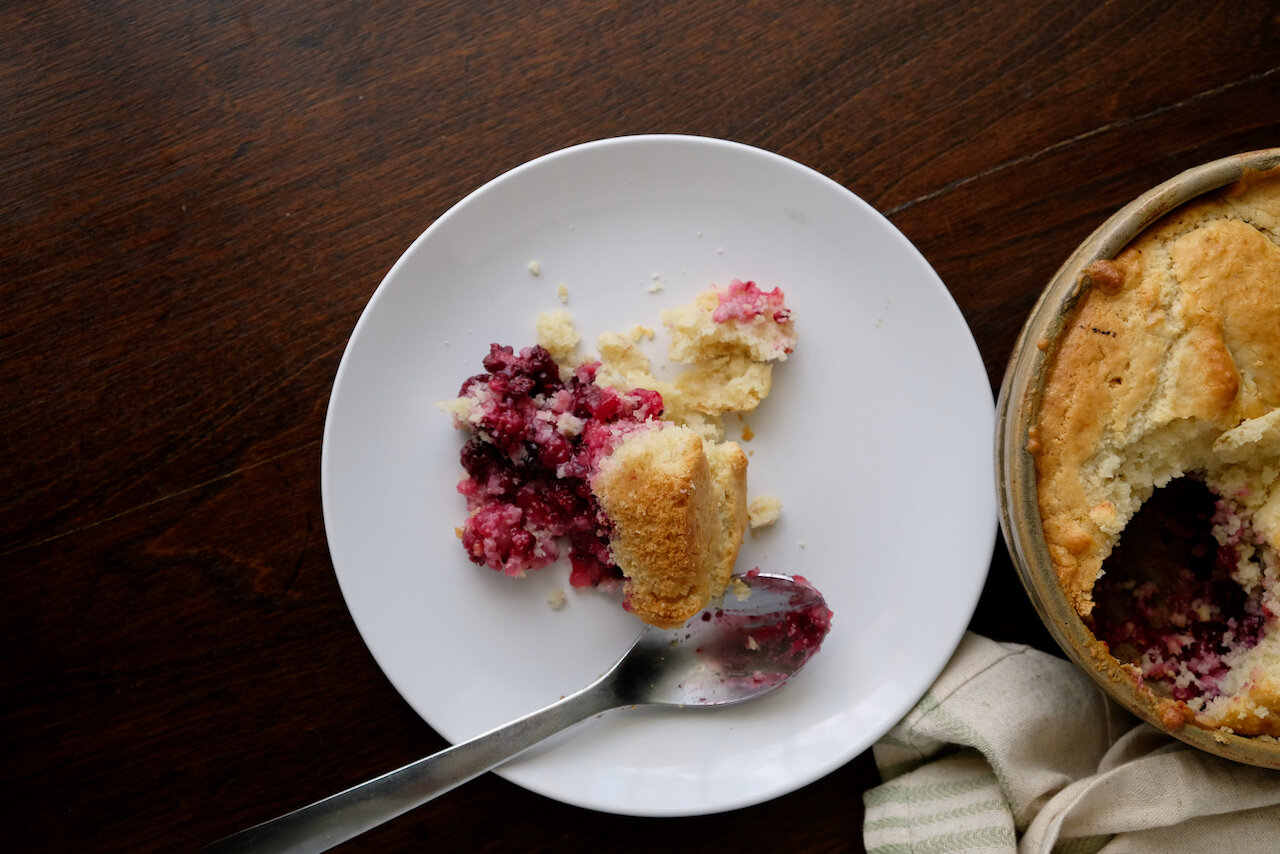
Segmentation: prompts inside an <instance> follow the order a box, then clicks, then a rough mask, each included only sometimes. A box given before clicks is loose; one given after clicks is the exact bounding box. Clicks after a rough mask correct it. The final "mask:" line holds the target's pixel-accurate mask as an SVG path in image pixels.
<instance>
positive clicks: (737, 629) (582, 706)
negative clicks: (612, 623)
mask: <svg viewBox="0 0 1280 854" xmlns="http://www.w3.org/2000/svg"><path fill="white" fill-rule="evenodd" d="M830 627H831V610H830V609H829V608H828V607H827V604H826V602H825V601H824V600H823V598H822V594H820V593H819V592H818V591H817V589H815V588H814V587H813V585H811V584H810V583H809V582H808V581H806V580H805V579H804V578H802V577H800V576H794V577H793V576H785V575H774V574H769V573H761V572H758V571H755V570H752V571H751V572H748V573H746V574H745V575H740V576H734V578H733V580H732V581H731V583H730V585H729V588H728V590H726V592H725V594H724V595H723V596H722V597H721V599H720V601H718V602H716V603H715V604H713V605H712V607H710V608H707V609H706V610H704V611H703V612H702V613H700V614H697V615H695V616H694V617H693V618H692V619H690V620H689V621H688V622H687V623H685V625H684V626H682V627H680V628H678V629H657V628H654V627H652V626H648V627H646V628H645V629H644V631H642V632H641V633H640V637H639V638H637V639H636V642H635V643H634V644H633V645H632V646H631V649H630V650H629V651H628V652H627V653H626V654H625V655H624V656H623V657H622V658H621V659H619V660H618V662H617V663H616V664H615V665H614V666H613V667H611V668H610V669H609V670H608V671H607V672H606V673H605V674H604V675H603V676H601V677H600V678H599V679H597V680H596V681H595V682H592V683H591V684H590V685H588V686H587V687H585V688H583V689H581V690H580V691H577V692H575V693H573V694H569V695H568V696H566V697H564V698H563V699H561V700H559V701H557V702H555V703H552V704H551V705H549V706H547V707H545V708H543V709H541V710H539V711H536V712H533V713H532V714H529V715H526V716H525V717H522V718H519V719H517V720H515V721H512V722H511V723H509V724H506V725H504V726H501V727H498V728H497V729H494V730H490V731H489V732H487V733H484V734H483V735H479V736H477V737H475V738H473V739H471V740H470V741H465V742H462V743H460V744H456V745H454V746H453V747H450V748H448V749H446V750H442V751H440V752H439V753H435V754H432V755H431V756H428V757H426V758H424V759H419V760H418V761H416V762H413V763H410V764H409V765H405V766H404V767H402V768H398V769H396V770H395V771H391V772H388V773H387V774H383V775H382V776H381V777H375V778H374V779H372V780H369V781H367V782H364V783H360V784H359V785H356V786H353V787H352V788H350V789H347V790H345V791H343V792H339V793H338V794H336V795H331V796H330V797H328V798H325V799H323V800H320V801H317V802H315V803H313V804H311V805H309V806H305V807H302V808H301V809H298V810H295V811H293V812H291V813H287V814H285V815H283V816H280V817H279V818H275V819H271V820H269V821H266V822H263V823H262V824H259V825H255V826H254V827H251V828H249V829H248V830H243V831H240V832H239V833H236V834H233V835H231V836H228V837H226V838H225V839H222V840H219V841H218V842H215V843H213V844H212V845H209V846H206V847H205V849H204V851H205V852H206V854H231V852H268V851H272V852H282V851H288V852H319V851H327V850H328V849H330V848H332V847H333V846H335V845H338V844H340V843H342V842H345V841H347V840H349V839H352V838H354V837H356V836H358V835H359V834H361V833H364V832H365V831H367V830H371V829H372V828H374V827H377V826H378V825H380V824H383V823H385V822H387V821H390V820H391V819H393V818H395V817H397V816H400V815H403V814H404V813H406V812H408V811H409V810H411V809H413V808H415V807H417V806H421V805H422V804H424V803H426V802H427V801H429V800H431V799H433V798H436V797H438V796H440V795H442V794H444V793H445V792H447V791H449V790H450V789H453V788H455V787H457V786H459V785H461V784H462V783H465V782H466V781H468V780H471V779H473V778H475V777H477V776H479V775H481V774H483V773H484V772H486V771H489V770H491V769H493V768H495V767H497V766H498V765H501V764H502V763H504V762H506V761H508V760H510V759H513V758H515V757H516V756H518V755H519V754H521V753H523V752H524V751H526V750H528V749H529V748H531V747H533V746H535V745H537V744H539V743H541V742H542V741H545V740H546V739H548V738H550V737H551V736H552V735H555V734H556V733H558V732H560V731H562V730H564V729H567V728H568V727H571V726H573V725H575V724H577V723H581V722H582V721H585V720H587V719H588V718H591V717H593V716H595V715H598V714H601V713H603V712H607V711H609V710H611V709H619V708H624V707H634V706H670V707H675V708H681V709H685V708H699V707H713V706H725V705H730V704H733V703H739V702H742V701H744V700H750V699H752V698H754V697H759V696H762V695H764V694H767V693H768V692H770V691H772V690H774V689H776V688H779V687H781V686H782V685H784V684H786V682H787V681H788V680H789V679H790V678H791V677H792V676H794V675H795V674H796V673H798V672H799V671H800V669H801V668H802V667H804V665H805V664H806V663H807V662H808V661H809V659H810V658H811V657H812V656H813V655H814V653H816V652H817V651H818V649H819V648H820V647H821V645H822V641H823V639H824V638H825V637H826V635H827V632H828V631H829V630H830Z"/></svg>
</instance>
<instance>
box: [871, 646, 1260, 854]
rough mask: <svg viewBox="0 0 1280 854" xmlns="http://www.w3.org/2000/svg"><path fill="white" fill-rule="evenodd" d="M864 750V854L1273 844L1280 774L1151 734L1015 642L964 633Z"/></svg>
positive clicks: (1077, 676) (1075, 674)
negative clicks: (902, 713)
mask: <svg viewBox="0 0 1280 854" xmlns="http://www.w3.org/2000/svg"><path fill="white" fill-rule="evenodd" d="M872 752H873V755H874V757H875V761H876V765H877V767H878V768H879V769H880V775H881V779H882V781H883V782H882V783H881V785H879V786H877V787H876V788H874V789H871V790H869V791H867V792H866V794H865V795H864V797H863V803H864V805H865V807H866V817H865V820H864V824H863V841H864V842H865V844H866V848H867V851H868V852H869V854H927V852H948V854H949V852H1019V854H1094V852H1105V854H1120V852H1151V854H1157V853H1158V854H1165V852H1178V851H1220V852H1232V854H1247V852H1268V854H1273V853H1274V852H1280V771H1271V770H1265V769H1261V768H1254V767H1251V766H1248V765H1241V764H1239V763H1235V762H1231V761H1229V760H1226V759H1222V758H1220V757H1216V756H1211V755H1209V754H1206V753H1204V752H1203V751H1200V750H1196V749H1195V748H1192V747H1189V746H1187V745H1185V744H1183V743H1182V742H1180V741H1178V740H1177V739H1175V738H1173V737H1171V736H1168V735H1164V734H1163V733H1161V732H1159V731H1158V730H1156V729H1155V728H1154V727H1151V726H1149V725H1147V724H1145V723H1140V722H1139V721H1138V720H1137V719H1136V718H1134V717H1133V716H1131V715H1130V714H1129V713H1128V712H1126V711H1124V710H1123V709H1122V708H1121V707H1120V706H1118V705H1117V704H1115V703H1114V702H1112V701H1111V700H1110V699H1108V698H1107V697H1106V696H1105V695H1104V694H1103V693H1102V691H1101V690H1100V689H1099V688H1097V687H1096V686H1095V685H1094V683H1093V681H1092V680H1090V679H1089V678H1088V677H1087V676H1086V675H1085V674H1083V673H1081V672H1080V671H1079V670H1077V669H1076V667H1075V666H1074V665H1072V664H1071V663H1069V662H1067V661H1063V660H1062V659H1059V658H1056V657H1054V656H1052V655H1049V654H1047V653H1044V652H1040V651H1038V650H1035V649H1032V648H1030V647H1027V646H1022V645H1018V644H1006V643H997V642H995V641H992V640H990V639H988V638H984V637H981V636H979V635H976V634H973V633H969V634H966V635H965V637H964V640H963V641H962V642H961V644H960V647H959V649H957V651H956V653H955V655H954V656H953V657H952V659H951V661H950V663H949V664H948V665H947V667H946V669H945V670H944V671H943V673H942V675H941V676H939V677H938V679H937V681H936V682H935V683H934V685H933V687H932V688H930V690H929V692H928V693H927V694H925V696H924V698H923V699H922V700H920V702H919V703H918V704H917V705H916V707H915V708H914V709H913V710H912V711H911V712H910V713H909V714H908V715H907V716H906V717H905V718H904V719H903V720H902V721H901V722H900V723H899V724H898V725H897V726H895V727H894V728H893V729H892V730H890V731H889V733H887V734H886V735H885V737H884V738H883V739H881V740H880V741H879V742H878V743H877V744H876V745H875V746H874V747H873V748H872Z"/></svg>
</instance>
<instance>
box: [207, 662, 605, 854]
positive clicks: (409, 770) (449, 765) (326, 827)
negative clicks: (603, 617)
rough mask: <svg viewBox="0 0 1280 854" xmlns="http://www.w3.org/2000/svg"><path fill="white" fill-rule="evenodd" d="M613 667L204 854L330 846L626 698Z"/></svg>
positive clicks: (301, 851) (303, 852) (300, 852)
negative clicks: (535, 707)
mask: <svg viewBox="0 0 1280 854" xmlns="http://www.w3.org/2000/svg"><path fill="white" fill-rule="evenodd" d="M612 675H613V674H612V673H609V674H606V675H605V676H603V677H601V678H600V679H598V680H597V681H595V682H594V683H592V684H591V685H588V686H587V687H586V688H583V689H582V690H581V691H578V692H576V693H573V694H569V695H568V696H566V697H564V698H563V699H561V700H558V701H557V702H555V703H552V704H551V705H549V706H547V707H545V708H543V709H540V710H539V711H536V712H533V713H532V714H529V715H526V716H524V717H522V718H518V719H517V720H514V721H512V722H511V723H509V724H506V725H504V726H501V727H498V728H497V729H494V730H490V731H489V732H487V733H484V734H483V735H479V736H476V737H475V738H473V739H471V740H470V741H464V742H462V743H460V744H456V745H454V746H453V747H450V748H447V749H445V750H442V751H440V752H439V753H434V754H432V755H431V756H427V757H425V758H423V759H419V760H417V761H416V762H411V763H409V764H408V765H405V766H403V767H401V768H397V769H396V770H395V771H389V772H388V773H386V774H383V775H382V776H380V777H375V778H373V779H372V780H368V781H366V782H364V783H360V784H358V785H356V786H352V787H351V788H350V789H347V790H346V791H343V792H339V793H338V794H336V795H330V796H329V797H327V798H324V799H323V800H319V801H316V802H315V803H313V804H310V805H309V806H305V807H302V808H300V809H297V810H294V811H293V812H291V813H286V814H285V815H282V816H280V817H279V818H274V819H271V820H269V821H265V822H263V823H262V824H258V825H255V826H253V827H250V828H248V829H247V830H242V831H240V832H239V833H234V834H232V835H231V836H228V837H225V838H223V839H220V840H218V841H217V842H214V843H212V844H210V845H208V846H206V847H205V848H204V849H203V850H204V852H205V854H242V853H243V854H247V852H268V851H270V852H285V851H287V852H297V854H311V852H318V851H327V850H329V849H330V848H332V847H333V846H335V845H338V844H341V843H343V842H346V841H347V840H349V839H353V838H355V837H356V836H359V835H360V834H361V833H364V832H365V831H366V830H372V829H373V828H375V827H377V826H379V825H381V824H383V823H385V822H388V821H390V820H391V819H393V818H396V817H397V816H400V815H404V814H405V813H406V812H408V811H409V810H411V809H414V808H415V807H418V806H421V805H422V804H424V803H426V802H427V801H429V800H431V799H432V798H435V797H437V796H439V795H443V794H444V793H445V792H447V791H449V790H450V789H453V788H454V787H456V786H459V785H461V784H462V783H465V782H467V781H468V780H471V779H473V778H475V777H478V776H480V775H481V774H483V773H484V772H486V771H488V770H490V769H492V768H495V767H497V766H498V765H501V764H502V763H504V762H506V761H507V760H509V759H513V758H514V757H516V756H517V755H519V754H520V753H523V752H524V751H526V750H528V749H529V748H531V747H533V746H534V745H536V744H538V743H539V742H542V741H544V740H546V739H548V738H550V737H551V736H553V735H555V734H556V733H558V732H560V731H561V730H564V729H567V728H568V727H570V726H573V725H574V724H576V723H580V722H581V721H584V720H586V719H587V718H589V717H591V716H592V715H597V714H600V713H601V712H605V711H608V710H609V709H613V708H617V707H619V706H621V705H626V703H625V702H623V701H622V700H621V699H620V698H619V697H618V695H617V694H616V692H615V691H614V690H613V688H612V680H611V677H612Z"/></svg>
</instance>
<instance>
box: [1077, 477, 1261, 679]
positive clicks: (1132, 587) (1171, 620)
mask: <svg viewBox="0 0 1280 854" xmlns="http://www.w3.org/2000/svg"><path fill="white" fill-rule="evenodd" d="M1215 535H1217V536H1215ZM1249 539H1250V537H1249V534H1248V531H1247V523H1244V522H1243V520H1241V519H1240V517H1239V516H1238V515H1236V514H1235V513H1234V511H1233V510H1232V507H1231V504H1230V502H1228V501H1227V500H1226V499H1222V498H1217V497H1216V496H1215V495H1214V494H1213V493H1212V492H1211V491H1210V489H1209V488H1208V487H1207V486H1206V485H1205V484H1204V483H1203V482H1202V481H1200V480H1198V479H1195V478H1191V477H1183V478H1178V479H1176V480H1174V481H1172V482H1170V483H1169V485H1167V486H1165V487H1163V488H1161V489H1157V490H1156V491H1155V493H1154V494H1153V495H1152V497H1151V498H1150V499H1149V500H1148V501H1147V502H1146V503H1144V504H1143V505H1142V507H1141V509H1139V511H1138V512H1137V514H1135V515H1134V517H1133V519H1132V520H1131V521H1130V522H1129V525H1128V526H1127V527H1126V528H1125V532H1124V536H1123V538H1122V539H1121V541H1120V543H1119V545H1117V547H1116V549H1115V550H1114V551H1113V552H1112V554H1111V556H1110V557H1108V558H1107V561H1106V564H1105V566H1104V568H1105V570H1106V572H1105V574H1104V575H1103V576H1102V578H1101V579H1100V580H1099V582H1098V586H1097V588H1096V589H1095V591H1094V601H1095V603H1096V604H1095V608H1094V613H1093V618H1092V619H1093V627H1092V628H1093V631H1094V634H1095V636H1096V637H1098V638H1099V639H1100V640H1103V641H1105V642H1106V643H1107V645H1108V647H1109V648H1110V651H1111V654H1112V655H1114V656H1115V657H1116V658H1117V659H1118V660H1119V661H1122V662H1128V663H1130V664H1133V665H1135V666H1136V667H1137V668H1138V669H1139V670H1140V672H1141V673H1142V676H1143V678H1144V680H1147V681H1148V682H1149V683H1153V684H1154V685H1157V686H1161V690H1162V692H1163V693H1167V694H1168V695H1169V696H1171V697H1173V698H1174V699H1177V700H1183V701H1192V700H1196V699H1197V698H1203V699H1205V700H1209V699H1213V698H1214V697H1217V696H1219V695H1221V693H1222V691H1221V689H1220V683H1221V681H1222V679H1223V677H1224V676H1225V675H1226V674H1227V672H1228V670H1229V668H1230V659H1231V656H1232V654H1233V653H1239V652H1242V651H1244V650H1248V649H1251V648H1253V647H1254V646H1256V645H1257V644H1258V642H1259V640H1260V639H1261V638H1262V633H1263V626H1264V623H1265V622H1266V617H1267V609H1266V607H1265V606H1264V604H1263V602H1262V588H1261V586H1260V585H1252V586H1251V587H1250V588H1249V589H1248V590H1247V592H1246V588H1245V587H1243V586H1242V585H1241V584H1240V582H1239V579H1238V578H1237V568H1238V566H1239V564H1240V562H1241V547H1242V545H1243V544H1246V543H1248V541H1249Z"/></svg>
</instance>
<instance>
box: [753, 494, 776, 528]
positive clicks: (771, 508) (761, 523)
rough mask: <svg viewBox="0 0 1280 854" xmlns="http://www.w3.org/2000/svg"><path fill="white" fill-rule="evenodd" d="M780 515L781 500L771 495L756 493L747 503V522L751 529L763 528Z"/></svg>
mask: <svg viewBox="0 0 1280 854" xmlns="http://www.w3.org/2000/svg"><path fill="white" fill-rule="evenodd" d="M781 515H782V500H781V499H779V498H777V497H776V496H773V495H757V496H756V497H755V498H752V499H751V501H749V502H748V503H747V524H749V525H750V526H751V529H752V530H755V529H756V528H765V527H768V526H769V525H772V524H773V523H774V522H776V521H778V517H779V516H781Z"/></svg>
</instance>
